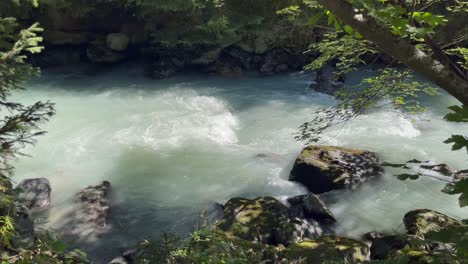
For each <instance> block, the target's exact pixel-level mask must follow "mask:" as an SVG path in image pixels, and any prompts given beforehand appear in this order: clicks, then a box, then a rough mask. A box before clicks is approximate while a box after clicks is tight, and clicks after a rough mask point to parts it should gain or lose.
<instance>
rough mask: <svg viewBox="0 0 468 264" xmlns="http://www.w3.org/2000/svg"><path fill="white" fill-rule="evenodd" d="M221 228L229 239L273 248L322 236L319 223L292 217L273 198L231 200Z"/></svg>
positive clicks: (219, 224)
mask: <svg viewBox="0 0 468 264" xmlns="http://www.w3.org/2000/svg"><path fill="white" fill-rule="evenodd" d="M218 226H219V227H220V229H221V230H223V231H225V232H226V233H227V234H229V235H234V236H237V237H239V238H242V239H246V240H249V241H254V242H260V243H264V244H271V245H278V244H283V245H289V244H292V243H296V242H298V241H301V240H303V239H313V238H316V237H318V236H320V235H321V234H322V229H321V228H320V226H319V224H318V223H317V222H316V221H314V220H307V219H301V218H296V217H291V216H290V215H289V212H288V208H287V207H286V206H285V205H284V204H282V203H281V202H280V201H278V200H277V199H275V198H272V197H259V198H256V199H252V200H250V199H244V198H233V199H231V200H229V201H228V202H227V203H226V204H225V205H224V218H223V219H222V220H221V221H220V222H219V223H218Z"/></svg>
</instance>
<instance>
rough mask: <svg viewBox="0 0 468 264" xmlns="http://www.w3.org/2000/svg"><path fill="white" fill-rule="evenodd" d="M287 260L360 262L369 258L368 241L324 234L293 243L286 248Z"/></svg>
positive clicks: (308, 263)
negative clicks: (316, 237) (313, 238)
mask: <svg viewBox="0 0 468 264" xmlns="http://www.w3.org/2000/svg"><path fill="white" fill-rule="evenodd" d="M284 256H285V258H286V259H287V260H290V261H297V260H299V259H301V260H304V261H303V262H300V263H306V264H317V263H359V262H363V261H366V260H368V259H369V257H368V256H369V247H368V246H367V244H366V243H363V242H360V241H356V240H353V239H350V238H345V237H338V236H323V237H320V238H318V239H315V240H307V241H303V242H300V243H297V244H295V245H291V246H289V247H287V248H286V249H285V250H284Z"/></svg>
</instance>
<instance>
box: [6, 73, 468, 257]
mask: <svg viewBox="0 0 468 264" xmlns="http://www.w3.org/2000/svg"><path fill="white" fill-rule="evenodd" d="M358 77H359V75H357V76H355V77H354V78H358ZM309 81H310V80H309V77H308V76H307V75H304V74H299V73H295V74H289V75H283V76H275V77H255V76H247V77H244V78H242V79H225V78H221V77H214V76H200V75H185V76H179V77H175V78H172V79H169V80H164V81H155V80H149V79H146V78H144V77H143V76H141V71H140V69H138V68H136V67H130V66H126V67H123V68H121V69H114V70H112V71H110V72H106V73H101V74H99V75H93V76H90V75H87V74H86V73H85V72H84V71H81V70H80V69H78V68H76V69H67V70H66V71H59V70H54V71H48V72H46V73H44V74H43V76H42V77H41V78H40V79H38V80H35V81H33V82H31V83H29V84H28V85H27V88H28V90H27V91H21V92H19V93H17V94H16V95H15V98H16V99H18V100H20V101H21V102H24V103H31V102H33V101H35V100H50V101H52V102H55V103H56V108H57V115H56V116H55V117H54V118H53V119H52V120H51V122H50V123H48V124H46V125H45V129H46V130H47V131H49V133H48V134H47V135H46V136H44V137H42V138H40V140H39V142H38V144H37V145H36V146H34V147H28V148H27V150H26V152H27V153H28V154H30V155H31V158H21V159H20V160H19V161H18V162H17V163H16V167H17V170H16V177H15V180H16V181H17V182H19V181H20V180H21V179H24V178H32V177H46V178H48V179H49V180H50V181H51V184H52V189H53V193H52V207H51V210H50V212H49V213H48V215H46V218H45V219H42V222H44V223H45V224H44V225H45V226H47V227H52V228H55V229H58V230H61V229H63V228H66V227H65V226H64V225H66V221H64V215H66V212H67V209H69V208H70V204H71V203H72V202H73V196H74V194H75V193H76V192H77V191H79V190H80V189H82V188H83V187H85V186H87V185H95V184H98V183H99V182H100V181H102V180H108V181H110V182H111V183H112V187H113V191H112V197H111V198H112V209H111V213H110V219H109V223H110V225H111V230H112V232H111V235H109V236H105V237H103V238H102V239H101V240H97V241H87V240H77V241H75V242H76V244H78V245H79V246H81V247H83V248H84V249H85V250H87V251H89V252H90V253H91V254H93V255H94V256H97V258H98V259H99V258H102V259H108V258H109V257H110V256H112V255H113V254H118V253H119V250H121V249H124V248H126V247H130V246H132V245H133V244H134V243H136V242H137V241H141V240H142V239H144V238H151V237H153V238H154V237H157V236H158V235H159V234H160V233H161V232H166V231H173V232H177V233H179V234H181V235H183V234H186V233H187V232H190V231H191V230H192V228H193V225H194V223H195V221H196V217H195V216H196V215H197V214H198V213H199V212H200V210H201V209H202V208H204V207H205V206H207V205H209V204H210V203H211V202H219V203H225V202H226V201H227V200H228V199H230V198H232V197H236V196H242V197H257V196H265V195H270V196H275V197H280V198H281V197H286V196H292V195H298V194H302V193H305V192H306V189H305V188H303V187H302V186H300V185H298V184H296V183H292V182H289V181H287V178H288V174H289V171H290V169H291V167H292V165H293V162H294V159H295V158H296V157H297V155H298V153H299V152H300V150H301V148H302V146H303V143H301V142H297V141H295V140H294V137H293V134H294V133H295V132H296V131H297V128H298V127H299V126H300V125H301V124H302V123H303V122H306V121H310V120H312V119H313V116H314V111H315V110H316V109H317V108H318V107H327V106H332V105H333V104H334V100H333V98H330V97H329V96H327V95H323V94H319V93H315V92H313V91H310V90H309V89H308V85H309ZM423 102H424V104H426V105H428V106H430V107H431V110H430V111H428V112H426V113H424V114H422V115H420V116H417V117H415V118H414V120H413V119H407V118H404V117H403V115H402V114H401V113H399V112H398V111H394V110H388V109H387V110H381V111H377V112H372V113H368V114H365V115H362V116H360V117H359V118H357V119H356V120H354V121H352V122H350V123H349V124H348V125H347V126H345V127H343V128H333V129H331V130H330V131H327V133H326V134H325V137H324V142H323V143H324V144H330V145H340V146H348V147H355V148H363V149H367V150H371V151H376V152H378V153H379V154H381V156H382V157H383V159H384V160H386V161H390V162H403V161H406V160H410V159H413V158H417V159H420V160H432V161H434V162H438V163H447V164H449V165H450V166H452V167H453V168H454V169H464V168H466V167H468V166H467V165H468V164H467V162H466V161H467V156H466V153H465V152H463V151H459V152H452V151H451V150H450V146H448V145H446V144H443V143H442V142H443V141H444V140H445V139H446V138H447V137H449V136H450V135H451V134H455V133H460V134H465V135H467V134H468V127H466V125H465V126H464V125H462V124H455V123H448V122H445V121H444V120H442V117H443V115H444V114H445V113H446V112H447V110H446V107H447V106H450V105H452V104H455V103H456V101H455V100H454V99H452V98H450V97H449V96H447V95H444V94H442V95H440V96H438V97H437V98H426V99H423ZM258 154H266V156H267V157H268V158H258V157H256V156H257V155H258ZM442 187H443V183H441V182H439V181H436V180H432V179H421V180H418V181H412V182H401V181H399V180H397V179H395V178H394V177H393V176H392V173H391V171H387V175H386V176H385V177H384V178H383V179H381V180H379V181H375V182H372V183H369V184H366V185H364V186H363V187H362V188H359V189H357V190H356V191H352V192H334V193H330V194H327V195H325V199H326V201H327V202H328V203H329V206H330V209H331V210H332V211H333V212H334V213H335V214H336V215H337V218H338V219H339V224H338V226H337V232H338V233H339V234H342V235H348V236H360V235H361V234H362V233H364V232H368V231H374V230H378V231H381V230H393V229H396V228H398V227H399V226H400V225H401V220H402V217H403V215H404V213H406V212H407V211H409V210H412V209H415V208H429V209H434V210H439V211H441V212H443V213H446V214H449V215H451V216H454V217H458V218H467V217H468V212H467V211H466V209H465V210H463V209H460V208H459V206H458V203H457V197H452V196H448V195H445V194H443V193H441V192H440V190H441V189H442ZM72 244H73V243H72Z"/></svg>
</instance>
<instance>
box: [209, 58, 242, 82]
mask: <svg viewBox="0 0 468 264" xmlns="http://www.w3.org/2000/svg"><path fill="white" fill-rule="evenodd" d="M215 69H216V73H218V74H219V75H221V76H223V77H228V78H240V77H241V76H242V68H241V67H240V66H239V65H236V64H235V63H230V62H228V61H218V62H217V63H216V68H215Z"/></svg>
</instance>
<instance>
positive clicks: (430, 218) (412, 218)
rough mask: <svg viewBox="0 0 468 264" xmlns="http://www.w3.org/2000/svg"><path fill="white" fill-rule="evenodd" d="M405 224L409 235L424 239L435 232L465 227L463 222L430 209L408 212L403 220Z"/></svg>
mask: <svg viewBox="0 0 468 264" xmlns="http://www.w3.org/2000/svg"><path fill="white" fill-rule="evenodd" d="M403 223H404V224H405V227H406V232H407V233H408V234H410V235H415V236H418V237H424V236H425V235H427V234H428V233H429V232H433V231H440V230H442V229H446V228H450V227H460V226H463V223H462V222H461V221H458V220H457V219H455V218H452V217H450V216H447V215H444V214H442V213H439V212H436V211H433V210H429V209H418V210H413V211H411V212H408V213H407V214H405V216H404V218H403Z"/></svg>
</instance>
